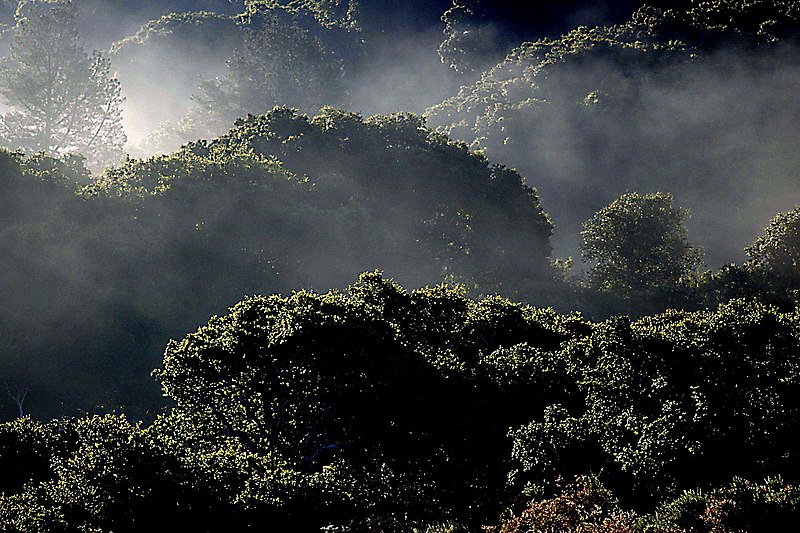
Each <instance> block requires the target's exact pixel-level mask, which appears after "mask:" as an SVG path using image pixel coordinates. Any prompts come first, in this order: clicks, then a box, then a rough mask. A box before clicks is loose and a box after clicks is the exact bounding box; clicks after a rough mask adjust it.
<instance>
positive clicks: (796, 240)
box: [745, 206, 800, 288]
mask: <svg viewBox="0 0 800 533" xmlns="http://www.w3.org/2000/svg"><path fill="white" fill-rule="evenodd" d="M745 251H746V252H747V255H748V256H749V257H750V261H748V263H747V266H748V267H749V268H750V269H751V270H753V271H756V272H760V273H762V274H766V275H767V276H769V277H771V278H772V280H773V281H775V282H777V283H778V284H780V285H782V286H784V287H785V288H800V206H797V207H795V208H794V209H793V210H791V211H788V212H786V213H778V214H777V215H775V218H773V219H772V220H771V221H770V223H769V226H767V227H766V228H765V229H764V235H762V236H761V237H759V238H757V239H756V240H755V241H754V242H753V244H751V245H750V246H748V247H747V248H746V250H745Z"/></svg>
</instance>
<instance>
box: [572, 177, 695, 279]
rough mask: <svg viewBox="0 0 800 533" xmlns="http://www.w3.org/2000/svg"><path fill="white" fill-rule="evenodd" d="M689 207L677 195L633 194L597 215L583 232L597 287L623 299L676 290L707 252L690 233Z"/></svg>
mask: <svg viewBox="0 0 800 533" xmlns="http://www.w3.org/2000/svg"><path fill="white" fill-rule="evenodd" d="M688 215H689V211H688V210H686V209H680V208H676V207H673V205H672V195H671V194H665V193H654V194H647V195H641V194H638V193H628V194H624V195H622V196H620V197H619V198H618V199H616V200H614V201H613V202H611V204H609V205H608V206H606V207H604V208H603V209H601V210H600V211H598V212H597V213H596V214H595V215H594V216H593V217H592V218H591V219H590V220H589V221H587V222H585V223H584V225H583V226H584V231H582V232H581V237H582V239H583V242H582V245H581V247H582V250H583V256H584V260H585V261H596V262H597V264H596V266H595V267H594V268H593V269H592V271H591V273H590V280H591V283H592V285H594V286H595V287H597V288H599V289H601V290H609V291H617V292H619V293H620V294H622V295H630V294H634V293H643V292H649V291H652V290H656V289H659V288H666V287H670V286H674V285H675V284H676V283H677V282H678V281H679V280H680V278H681V277H683V276H687V275H689V274H691V273H692V271H694V270H695V269H696V268H697V267H699V266H701V265H702V257H703V250H702V249H701V248H698V247H695V246H693V245H692V244H691V243H690V242H689V240H688V238H687V235H686V227H685V226H684V221H685V220H686V218H687V217H688Z"/></svg>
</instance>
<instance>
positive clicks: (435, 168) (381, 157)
mask: <svg viewBox="0 0 800 533" xmlns="http://www.w3.org/2000/svg"><path fill="white" fill-rule="evenodd" d="M2 162H3V165H4V171H3V174H2V176H3V180H4V182H3V189H4V191H5V194H4V196H3V199H2V202H3V204H4V210H3V211H2V212H0V213H2V217H3V230H2V233H1V234H0V247H1V249H2V255H1V256H0V260H2V262H3V269H2V274H1V276H2V280H3V281H2V283H3V285H4V286H5V287H7V289H6V290H5V291H4V294H5V295H6V296H5V298H6V305H5V306H4V307H3V310H2V331H3V332H4V338H5V342H4V344H3V346H2V348H0V349H1V350H2V353H3V357H2V367H3V372H2V374H3V376H2V379H3V380H8V381H10V382H14V383H17V382H22V383H25V382H28V381H30V383H29V385H30V388H31V389H33V390H31V391H30V394H29V395H28V406H29V407H30V408H31V409H33V410H34V412H37V413H42V414H44V413H53V412H62V413H63V412H64V409H68V410H69V411H68V412H74V411H72V409H75V408H77V407H82V408H93V407H94V406H95V405H97V404H100V405H111V406H114V405H119V404H129V406H130V407H137V406H138V409H136V410H134V411H132V413H140V412H141V411H140V409H141V408H142V407H143V406H147V405H148V404H150V405H152V404H153V403H157V402H158V398H157V397H156V396H155V395H154V394H153V392H154V391H153V389H152V388H149V389H148V386H149V385H148V383H147V379H146V377H145V376H146V374H147V372H148V370H149V369H150V368H152V367H153V366H155V364H156V363H157V360H158V359H157V357H158V354H159V352H160V350H161V348H162V347H163V344H164V343H165V342H166V340H167V339H168V338H170V337H171V336H176V335H179V334H181V332H182V331H184V330H186V329H188V328H189V327H191V326H192V325H193V324H196V323H197V322H199V321H202V320H205V319H206V318H207V317H208V316H209V314H211V313H213V312H219V311H221V310H223V309H224V308H225V306H227V305H229V304H230V302H234V301H236V300H238V299H240V298H241V297H242V296H243V295H246V294H255V293H264V292H289V291H291V290H292V289H293V288H295V287H318V288H328V287H336V286H343V285H345V284H346V283H347V281H348V280H349V279H352V276H354V275H355V274H356V273H358V272H359V271H363V270H365V269H370V268H375V267H377V266H382V267H383V268H385V269H387V271H389V272H392V273H393V274H395V275H397V276H398V279H401V280H403V281H404V282H405V283H408V284H410V285H412V286H420V285H424V284H428V283H436V282H438V281H441V280H443V279H457V280H461V281H463V282H465V283H469V284H470V286H475V285H477V286H480V287H483V290H485V291H487V292H488V291H491V290H500V289H507V290H509V291H511V290H528V291H529V290H532V287H536V286H539V285H542V284H545V283H546V282H547V280H548V279H549V277H550V275H549V266H548V260H547V256H548V254H549V246H548V236H549V232H550V223H549V220H548V219H547V217H546V215H545V214H544V213H543V212H542V210H541V208H540V207H539V204H538V196H537V195H536V193H535V191H533V190H531V189H529V188H527V187H525V186H523V185H522V184H521V178H520V177H519V176H518V175H517V174H516V173H514V172H512V171H510V170H508V169H505V168H503V167H498V166H492V165H490V164H489V162H488V161H487V160H486V159H485V158H482V157H480V156H478V155H475V154H471V153H469V152H468V151H467V150H466V148H465V147H464V146H462V145H459V144H454V143H451V142H449V141H448V140H447V139H446V138H445V137H443V136H441V135H437V134H433V133H432V132H431V131H430V130H428V129H427V128H425V126H424V125H423V123H422V121H421V120H420V119H419V117H415V116H412V115H396V116H392V117H374V118H372V119H369V120H366V121H365V120H363V119H361V118H360V117H358V116H356V115H351V114H347V113H342V112H338V111H334V110H327V111H325V112H324V113H323V114H321V115H319V116H317V117H313V118H310V117H307V116H304V115H300V114H297V113H296V112H294V111H291V110H288V109H285V108H279V109H276V110H274V111H272V112H271V113H269V114H267V115H265V116H262V117H251V118H249V119H247V120H245V121H242V122H241V124H240V125H239V126H238V127H237V128H236V129H234V130H233V131H232V132H231V133H230V134H229V135H228V136H225V137H223V138H221V139H219V140H218V141H214V142H211V143H205V142H203V143H197V144H192V145H189V146H188V147H186V148H185V149H184V150H181V151H179V152H176V153H174V154H172V155H168V156H157V157H153V158H151V159H147V160H129V161H127V162H125V163H124V164H122V165H120V166H119V167H116V168H112V169H110V170H108V171H107V172H106V173H105V174H104V176H103V177H102V178H101V179H99V180H95V181H94V182H93V183H92V184H91V185H90V186H87V187H84V188H83V189H81V190H79V191H78V192H77V193H76V188H77V187H78V183H86V182H87V180H88V179H89V178H88V175H87V173H86V172H85V170H82V167H81V166H80V161H79V160H78V159H76V158H71V159H68V160H65V161H63V162H62V161H57V160H51V159H47V158H42V157H36V158H33V159H25V158H23V157H21V156H19V155H14V154H9V153H3V154H2ZM501 235H502V236H503V238H499V236H501ZM165 310H169V311H168V312H166V313H165ZM34 316H35V317H37V318H36V319H35V320H33V319H32V318H31V317H34ZM120 332H124V335H125V336H126V339H127V340H126V341H125V342H122V343H121V345H120V344H118V343H119V342H120V337H119V335H120ZM56 339H60V341H57V342H55V343H54V341H55V340H56ZM59 375H60V376H61V377H57V376H59ZM93 376H96V377H93ZM132 376H138V377H136V378H135V379H133V378H132ZM95 380H99V381H95ZM15 388H18V387H17V386H16V385H15ZM23 388H25V387H23ZM148 390H149V391H151V392H150V394H147V392H146V391H148ZM37 398H39V400H37ZM4 400H5V398H4ZM37 401H41V402H42V403H41V404H39V405H38V407H37ZM62 402H65V404H66V406H67V407H59V405H60V404H61V403H62ZM130 404H133V405H130ZM12 412H13V413H17V409H14V410H13V411H11V410H9V411H7V413H8V414H9V415H10V414H11V413H12ZM25 412H30V411H29V410H28V409H26V411H25Z"/></svg>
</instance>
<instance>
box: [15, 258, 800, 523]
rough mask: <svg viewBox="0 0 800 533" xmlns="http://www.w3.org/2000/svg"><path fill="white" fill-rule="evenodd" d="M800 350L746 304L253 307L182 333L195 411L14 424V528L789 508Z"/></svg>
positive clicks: (536, 518) (380, 283) (396, 302)
mask: <svg viewBox="0 0 800 533" xmlns="http://www.w3.org/2000/svg"><path fill="white" fill-rule="evenodd" d="M799 347H800V317H798V314H797V311H789V312H781V311H779V310H778V309H776V308H773V307H769V306H765V305H763V304H756V303H747V302H745V301H734V302H731V303H730V304H726V305H723V306H720V307H719V308H718V309H715V310H709V311H702V312H695V313H688V312H669V313H666V314H663V315H658V316H653V317H650V318H646V319H643V320H640V321H637V322H631V321H629V320H625V319H611V320H608V321H606V322H602V323H592V322H588V321H585V320H584V319H582V318H581V317H580V315H559V314H557V313H555V312H553V311H552V310H544V309H536V308H532V307H528V306H523V305H519V304H514V303H512V302H510V301H508V300H505V299H503V298H500V297H489V298H485V299H482V300H470V299H468V298H466V297H465V295H464V293H463V290H460V289H458V288H455V287H447V286H438V287H433V288H425V289H418V290H414V291H411V292H407V291H405V290H403V289H402V288H401V287H400V286H398V285H396V284H394V283H393V282H391V281H389V280H387V279H385V278H383V277H382V276H381V275H380V274H379V273H369V274H364V275H362V276H361V278H360V279H359V281H358V282H357V283H356V284H355V285H352V286H351V287H349V288H348V289H347V290H346V291H343V292H330V293H327V294H321V295H320V294H315V293H310V292H297V293H294V294H293V295H292V296H289V297H279V296H270V297H254V298H249V299H247V300H245V301H243V302H241V303H240V304H237V305H236V306H235V307H233V308H231V310H230V312H229V313H228V314H227V315H224V316H220V317H214V318H212V319H211V320H210V322H209V323H208V325H207V326H203V327H201V328H200V329H198V330H197V331H196V332H194V333H191V334H189V335H187V336H186V337H185V338H184V339H183V340H181V341H174V342H171V343H170V344H169V346H168V347H167V350H166V352H165V355H164V362H163V367H162V368H161V369H159V370H157V371H156V372H155V375H156V377H157V378H158V380H159V381H160V382H161V385H162V387H163V390H164V393H165V394H166V395H167V396H169V397H170V398H172V399H173V400H174V402H175V406H174V407H173V408H171V410H170V411H168V412H167V413H165V414H164V415H163V416H162V417H160V418H159V419H158V420H157V421H156V422H155V423H154V424H152V425H151V426H149V427H146V428H145V427H141V426H133V425H131V424H129V423H128V422H127V421H126V420H125V419H124V418H122V417H117V416H105V417H89V418H83V419H65V420H61V421H55V422H51V423H45V424H37V423H33V422H31V421H30V420H29V419H22V420H18V421H16V422H13V423H9V424H6V425H3V426H0V447H2V448H0V449H2V450H3V453H2V459H0V460H2V461H3V468H4V471H6V472H9V475H7V476H6V477H5V478H4V481H3V482H4V485H3V487H2V492H3V493H4V495H3V496H0V520H2V521H3V522H2V523H3V525H4V526H5V527H6V528H7V529H8V528H10V529H11V530H29V529H36V530H40V531H56V530H58V531H61V530H78V529H81V528H84V529H89V530H102V531H105V530H114V531H135V530H140V529H141V528H142V527H149V526H148V524H151V523H150V522H148V520H153V519H154V517H155V516H157V515H156V514H155V511H154V509H173V511H172V512H170V513H169V520H175V521H176V522H175V523H179V522H178V521H180V520H188V521H189V522H187V523H193V524H202V528H203V529H204V530H208V531H223V530H230V527H232V524H233V525H235V527H236V528H237V529H244V528H246V527H255V526H257V525H258V524H263V523H266V522H265V521H269V523H270V524H273V525H276V526H277V525H281V527H293V528H295V529H298V530H307V531H310V530H318V529H319V528H321V527H333V528H334V530H337V531H408V530H410V529H411V528H412V527H423V526H425V525H426V524H427V525H431V524H436V523H445V522H447V521H452V520H457V521H459V522H461V523H462V524H464V526H466V527H467V528H469V529H477V528H478V527H479V526H481V525H486V524H492V523H496V520H497V519H498V517H499V516H500V515H501V511H502V509H503V507H505V506H508V507H509V509H510V510H511V512H512V513H513V516H512V517H510V518H508V519H506V520H505V521H504V522H503V523H502V524H501V525H499V526H498V528H497V531H507V532H511V531H527V530H530V528H545V529H546V528H550V529H546V530H578V529H579V528H581V527H582V528H584V529H583V530H598V531H600V530H602V531H606V530H611V529H608V528H610V527H611V525H610V524H615V525H614V527H616V528H617V529H614V530H615V531H619V530H623V531H646V530H649V531H652V530H653V527H654V524H655V525H656V526H657V528H656V530H664V531H667V530H668V531H680V530H684V529H686V528H688V527H690V526H691V527H694V528H695V529H693V530H694V531H712V530H714V531H719V530H738V529H742V528H744V529H749V528H756V527H759V526H762V525H764V524H765V523H780V522H779V520H786V519H796V517H797V509H798V507H797V502H798V498H800V496H798V494H799V493H798V488H797V486H796V485H793V484H794V483H797V480H798V476H800V460H799V459H800V458H799V457H798V454H797V450H796V446H795V443H796V441H797V438H798V437H800V435H798V427H800V425H798V422H800V420H799V418H800V402H798V398H800V391H798V390H797V386H798V383H800V381H799V380H798V377H800V374H799V373H800V348H799ZM509 428H510V430H509ZM582 475H588V476H590V477H588V478H581V477H580V476H582ZM575 476H578V480H577V481H576V484H575V485H567V486H566V487H565V486H563V485H562V482H561V481H560V480H561V479H567V480H569V479H574V477H575ZM737 476H738V477H737ZM776 476H782V478H778V477H776ZM732 479H733V482H731V480H732ZM745 479H750V480H764V479H766V481H764V484H763V485H761V484H759V483H760V481H758V482H757V483H751V482H748V481H745ZM532 499H533V503H531V504H530V505H528V504H527V502H530V501H531V500H532ZM526 506H527V508H526ZM517 513H521V514H517ZM770 521H771V522H770ZM442 527H444V526H442ZM588 527H594V528H601V529H586V528H588ZM602 528H606V529H602ZM620 528H621V529H620Z"/></svg>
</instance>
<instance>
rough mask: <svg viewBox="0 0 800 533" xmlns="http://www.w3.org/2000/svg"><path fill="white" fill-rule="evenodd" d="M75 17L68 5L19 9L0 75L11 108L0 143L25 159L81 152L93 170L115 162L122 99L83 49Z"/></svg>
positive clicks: (35, 3) (39, 0)
mask: <svg viewBox="0 0 800 533" xmlns="http://www.w3.org/2000/svg"><path fill="white" fill-rule="evenodd" d="M77 16H78V8H77V6H76V4H75V2H73V1H72V0H27V1H24V2H22V3H20V5H19V8H18V9H17V14H16V19H15V20H16V24H15V26H14V30H13V32H14V33H13V42H12V46H11V53H10V54H9V56H8V57H7V58H6V59H5V61H4V62H3V65H2V70H0V96H1V97H2V99H3V100H4V101H5V103H6V104H7V105H8V106H9V107H10V108H11V111H9V112H8V113H6V114H5V115H3V116H2V117H0V138H2V141H3V143H4V144H5V145H6V146H8V147H9V148H13V149H20V150H23V151H26V152H45V153H47V154H50V155H53V156H62V155H65V154H68V153H74V152H80V153H82V154H83V155H84V156H85V157H86V158H87V161H88V163H89V165H90V166H91V167H93V168H99V167H101V166H103V165H106V164H108V163H112V162H115V161H117V160H119V159H120V158H121V156H122V149H123V145H124V144H125V141H126V137H125V133H124V131H123V128H122V111H121V107H120V106H121V104H122V101H123V98H122V96H121V95H120V84H119V81H118V80H117V79H115V78H114V77H113V76H112V74H111V70H110V69H111V65H110V62H109V60H108V59H107V58H106V57H105V56H103V55H102V54H100V53H99V52H93V53H92V55H89V54H88V53H87V52H86V51H85V50H84V48H83V45H82V44H81V42H80V38H79V35H78V30H77V22H76V21H77Z"/></svg>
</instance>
